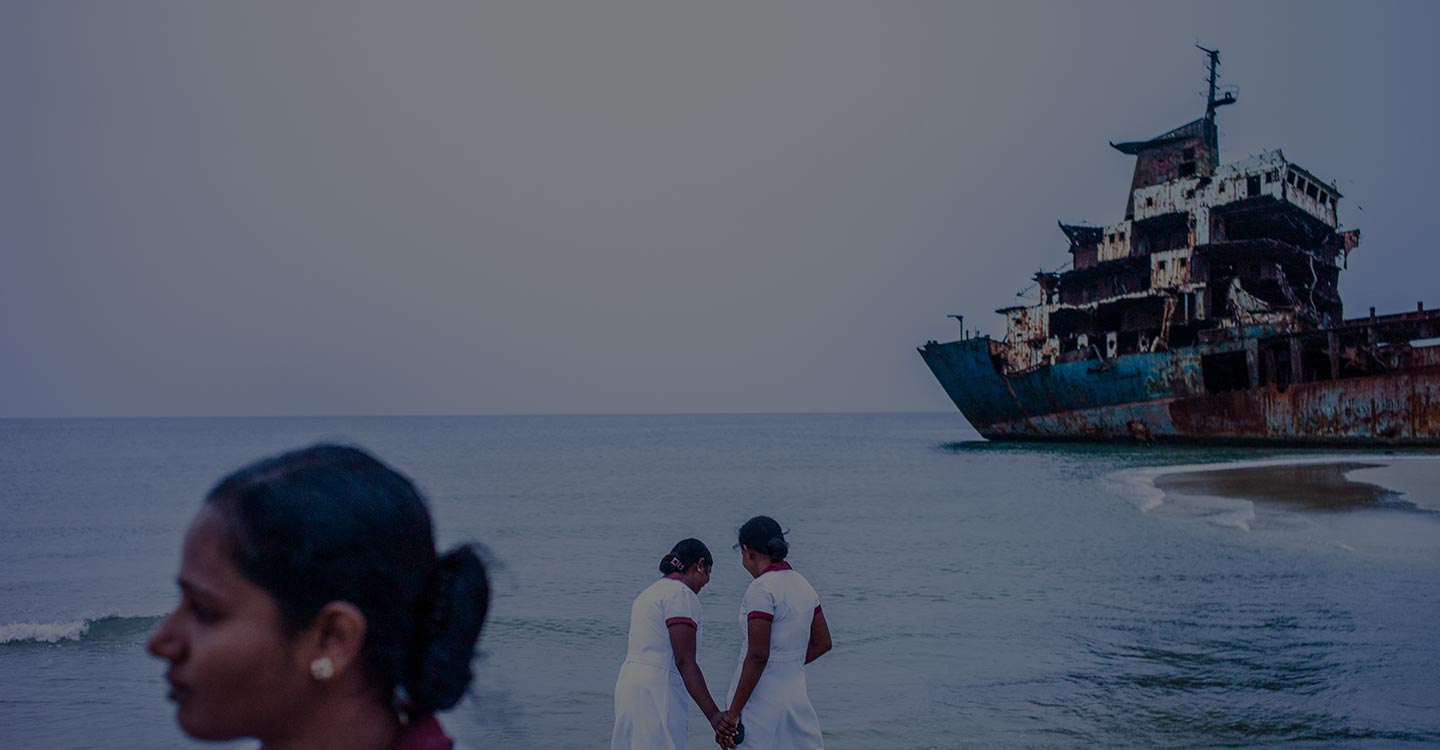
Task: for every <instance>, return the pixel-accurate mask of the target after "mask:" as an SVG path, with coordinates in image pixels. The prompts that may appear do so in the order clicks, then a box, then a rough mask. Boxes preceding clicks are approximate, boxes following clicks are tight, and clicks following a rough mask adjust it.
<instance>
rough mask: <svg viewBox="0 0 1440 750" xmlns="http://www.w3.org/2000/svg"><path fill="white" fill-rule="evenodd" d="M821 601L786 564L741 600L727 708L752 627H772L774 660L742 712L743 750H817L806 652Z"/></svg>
mask: <svg viewBox="0 0 1440 750" xmlns="http://www.w3.org/2000/svg"><path fill="white" fill-rule="evenodd" d="M819 611H820V596H819V595H818V594H816V593H815V589H813V588H811V587H810V582H809V581H806V580H805V577H804V576H802V575H800V574H799V573H797V572H795V571H794V569H792V568H791V567H790V565H789V564H788V563H783V562H780V563H774V564H772V565H770V567H768V568H766V569H765V572H763V573H761V574H760V575H759V577H757V578H756V579H755V580H753V581H751V582H750V586H749V587H747V588H746V589H745V596H743V597H742V598H741V600H740V633H741V635H742V639H741V642H740V663H739V664H737V665H736V666H735V677H734V678H732V679H731V680H730V692H729V693H727V694H726V698H725V702H726V705H729V704H730V703H731V701H733V700H734V698H735V688H736V687H737V686H738V685H739V684H740V671H741V670H742V669H743V668H744V667H745V654H746V649H747V648H748V647H749V643H748V641H749V630H750V621H751V620H753V619H756V618H760V619H766V620H769V621H770V660H769V661H767V662H766V663H765V671H763V672H761V673H760V681H759V682H757V683H755V690H754V692H752V693H750V699H749V700H747V701H746V702H745V708H744V709H742V710H741V712H740V720H741V722H742V723H744V724H745V742H744V744H743V745H741V747H742V748H743V750H819V749H820V748H822V747H823V744H822V743H821V739H820V720H819V719H818V718H816V716H815V708H814V706H811V705H810V695H809V693H808V692H807V691H806V688H805V652H806V651H807V650H808V649H809V647H810V623H811V622H812V621H814V619H815V613H816V612H819Z"/></svg>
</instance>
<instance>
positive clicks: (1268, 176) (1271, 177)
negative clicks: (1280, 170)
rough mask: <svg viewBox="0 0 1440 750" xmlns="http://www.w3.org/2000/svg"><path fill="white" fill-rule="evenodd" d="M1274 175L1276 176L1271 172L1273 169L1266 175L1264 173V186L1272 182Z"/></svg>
mask: <svg viewBox="0 0 1440 750" xmlns="http://www.w3.org/2000/svg"><path fill="white" fill-rule="evenodd" d="M1276 175H1277V173H1276V171H1275V170H1273V169H1272V170H1270V171H1269V172H1266V173H1265V184H1266V185H1269V184H1270V183H1272V182H1274V181H1275V177H1276Z"/></svg>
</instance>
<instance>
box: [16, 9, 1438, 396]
mask: <svg viewBox="0 0 1440 750" xmlns="http://www.w3.org/2000/svg"><path fill="white" fill-rule="evenodd" d="M1437 21H1440V4H1437V3H1418V2H1417V3H1404V4H1399V3H1396V4H1392V3H1383V2H1365V3H1359V2H1357V3H1351V4H1332V3H1317V2H1303V3H1281V2H1267V3H1211V2H1205V3H1199V2H1186V3H1173V4H1162V3H1150V2H1145V3H1099V2H1096V3H1077V2H1070V1H1068V0H1066V1H1065V2H1057V3H1039V2H1033V3H962V2H928V3H921V2H903V3H876V2H858V3H840V2H825V3H819V2H817V3H804V4H801V3H786V2H779V3H773V2H674V1H673V0H656V1H655V2H624V3H592V2H575V3H550V2H515V3H508V4H504V5H501V4H498V3H496V4H490V3H462V2H446V3H441V2H433V3H418V4H417V3H384V4H382V3H374V4H361V3H356V2H344V3H335V4H322V3H313V2H308V3H283V2H262V3H240V2H232V3H189V2H174V3H155V2H115V3H85V2H49V1H44V2H18V1H17V0H10V1H9V2H5V3H4V4H3V5H0V100H3V114H0V351H3V360H0V416H149V415H157V416H158V415H331V414H475V413H566V412H704V411H849V410H948V409H951V408H953V407H952V406H951V405H950V403H949V401H948V399H946V398H945V396H944V394H943V392H942V391H941V389H940V387H939V386H938V385H937V384H936V383H935V382H934V381H933V379H932V378H931V376H930V374H929V371H928V370H927V369H926V368H925V366H924V363H923V362H922V361H921V360H920V357H919V356H918V355H917V354H916V352H915V346H917V345H919V344H921V343H923V342H924V341H925V340H926V339H941V340H948V339H952V338H957V337H958V334H959V328H958V327H957V326H956V325H955V323H954V321H951V320H947V319H946V318H945V315H946V314H948V313H964V314H965V315H966V316H967V322H969V323H971V324H973V325H979V326H983V327H985V328H986V329H987V330H990V331H994V332H998V331H999V328H998V324H1000V322H1001V320H1000V318H999V316H996V315H994V314H993V312H992V311H993V310H994V309H995V308H998V307H1002V306H1005V305H1008V304H1013V303H1014V302H1015V301H1016V299H1017V298H1016V296H1015V293H1016V292H1017V291H1019V290H1020V289H1022V288H1024V287H1025V286H1026V285H1027V284H1028V277H1029V276H1030V274H1032V273H1033V272H1034V271H1035V270H1036V269H1037V268H1039V267H1045V268H1055V267H1057V266H1059V265H1061V264H1062V263H1064V262H1065V261H1066V260H1068V256H1067V254H1066V252H1065V248H1066V243H1065V240H1064V237H1063V236H1062V235H1061V234H1060V232H1059V230H1058V229H1057V228H1056V227H1055V221H1056V220H1057V219H1063V220H1065V221H1069V222H1078V221H1088V222H1093V223H1109V222H1113V221H1118V220H1119V219H1120V218H1121V216H1122V213H1123V210H1124V205H1125V197H1126V195H1125V193H1126V189H1127V188H1128V185H1129V179H1130V170H1131V166H1132V160H1131V157H1127V156H1124V155H1123V154H1120V153H1118V152H1116V151H1114V150H1112V149H1110V148H1109V147H1108V146H1107V145H1106V141H1109V140H1113V141H1117V142H1118V141H1122V140H1135V139H1142V138H1148V137H1151V136H1154V135H1157V134H1159V133H1161V132H1163V131H1165V130H1167V129H1169V128H1171V127H1174V126H1176V125H1180V124H1182V123H1185V122H1187V121H1189V120H1191V119H1193V118H1195V117H1197V116H1199V115H1200V114H1202V112H1203V109H1204V99H1203V94H1202V89H1203V77H1204V70H1203V56H1202V54H1201V53H1200V52H1199V51H1198V50H1196V49H1195V48H1194V47H1193V45H1194V44H1195V43H1196V42H1197V41H1198V42H1201V43H1203V44H1205V45H1207V46H1212V47H1219V48H1220V49H1221V50H1222V62H1223V66H1222V75H1223V76H1224V82H1225V83H1233V84H1236V85H1238V86H1239V87H1240V101H1239V103H1238V104H1236V105H1235V106H1232V107H1227V108H1225V109H1222V110H1220V134H1221V149H1222V160H1225V161H1229V160H1233V159H1238V158H1242V157H1244V156H1245V155H1247V154H1249V153H1255V152H1258V151H1260V150H1262V149H1265V148H1271V147H1280V148H1283V149H1284V152H1285V155H1286V156H1287V157H1289V158H1290V159H1292V160H1294V161H1296V162H1297V163H1299V164H1300V165H1302V166H1303V167H1305V168H1307V169H1309V170H1310V171H1311V172H1313V173H1315V174H1316V175H1317V176H1320V177H1322V178H1324V179H1327V180H1331V179H1333V180H1335V181H1336V182H1337V184H1338V186H1339V188H1340V190H1341V192H1343V193H1344V194H1345V198H1344V199H1343V200H1342V202H1341V204H1340V211H1341V220H1342V221H1343V222H1344V224H1345V225H1347V226H1349V227H1360V228H1361V229H1362V231H1363V232H1364V244H1363V245H1362V246H1361V248H1360V249H1359V250H1358V251H1357V252H1356V253H1355V254H1354V255H1352V257H1351V264H1350V270H1349V271H1348V272H1347V273H1346V274H1345V276H1344V277H1343V281H1342V287H1341V288H1342V291H1343V292H1344V294H1345V298H1346V303H1347V311H1348V312H1349V314H1352V315H1355V314H1361V313H1363V312H1364V311H1365V309H1366V308H1367V307H1368V306H1370V305H1375V306H1377V307H1379V308H1380V309H1381V310H1382V311H1387V310H1404V309H1413V307H1414V305H1415V302H1416V301H1417V300H1421V299H1426V296H1427V295H1428V296H1429V301H1430V302H1431V303H1432V305H1440V273H1437V270H1440V260H1437V253H1440V243H1437V242H1436V240H1435V234H1436V232H1435V219H1434V217H1435V216H1436V214H1437V207H1440V188H1437V185H1440V169H1437V167H1440V156H1437V154H1440V150H1437V149H1436V148H1435V147H1434V134H1433V131H1434V129H1435V127H1436V125H1435V123H1437V122H1440V104H1437V102H1440V86H1437V81H1436V78H1437V72H1440V45H1436V44H1435V43H1434V39H1433V37H1434V34H1435V29H1436V28H1437Z"/></svg>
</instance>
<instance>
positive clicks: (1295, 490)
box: [1155, 461, 1400, 511]
mask: <svg viewBox="0 0 1440 750" xmlns="http://www.w3.org/2000/svg"><path fill="white" fill-rule="evenodd" d="M1385 466H1386V464H1384V463H1362V462H1358V461H1343V462H1335V463H1306V464H1281V465H1275V466H1251V467H1244V468H1235V469H1215V470H1210V471H1187V472H1179V473H1175V474H1164V475H1161V476H1159V477H1156V479H1155V487H1156V488H1157V489H1159V490H1161V491H1163V492H1165V493H1166V494H1167V495H1171V494H1173V495H1188V496H1192V497H1226V498H1235V499H1239V500H1251V501H1254V502H1257V503H1276V504H1285V505H1293V506H1300V507H1303V508H1306V509H1311V510H1336V511H1338V510H1352V509H1359V508H1372V507H1375V506H1377V505H1380V504H1381V503H1384V502H1388V501H1393V500H1395V499H1397V498H1398V497H1399V496H1400V493H1398V492H1396V491H1394V490H1391V489H1388V488H1385V487H1382V486H1380V485H1378V484H1371V483H1369V482H1360V481H1355V480H1353V479H1349V478H1347V477H1346V474H1348V473H1350V472H1352V471H1357V470H1361V469H1380V468H1384V467H1385Z"/></svg>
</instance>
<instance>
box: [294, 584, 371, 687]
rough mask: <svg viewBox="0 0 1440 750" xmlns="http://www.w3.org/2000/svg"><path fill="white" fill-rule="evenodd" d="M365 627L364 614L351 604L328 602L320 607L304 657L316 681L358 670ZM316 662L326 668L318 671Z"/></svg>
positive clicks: (311, 627) (311, 628)
mask: <svg viewBox="0 0 1440 750" xmlns="http://www.w3.org/2000/svg"><path fill="white" fill-rule="evenodd" d="M367 626H368V624H367V623H366V621H365V615H364V614H363V613H362V612H361V611H360V608H359V607H356V606H355V605H354V604H351V603H350V602H330V603H329V604H326V605H325V606H323V607H321V608H320V613H319V614H317V615H316V616H315V622H314V624H312V625H311V626H310V643H309V644H308V645H309V648H308V649H307V651H308V652H309V653H307V654H306V656H307V658H308V660H309V666H310V668H311V672H312V674H313V675H314V676H315V678H316V679H319V680H328V679H331V678H332V677H338V676H340V675H343V674H346V672H348V671H350V670H351V669H358V668H359V666H360V651H361V647H363V646H364V645H365V630H366V628H367ZM327 660H328V661H327ZM317 662H321V663H322V664H324V665H326V666H324V667H322V668H317V667H316V663H317Z"/></svg>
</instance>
